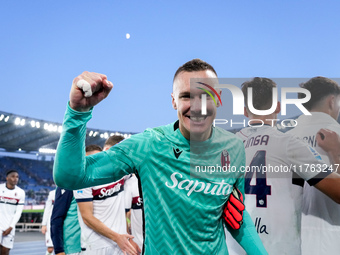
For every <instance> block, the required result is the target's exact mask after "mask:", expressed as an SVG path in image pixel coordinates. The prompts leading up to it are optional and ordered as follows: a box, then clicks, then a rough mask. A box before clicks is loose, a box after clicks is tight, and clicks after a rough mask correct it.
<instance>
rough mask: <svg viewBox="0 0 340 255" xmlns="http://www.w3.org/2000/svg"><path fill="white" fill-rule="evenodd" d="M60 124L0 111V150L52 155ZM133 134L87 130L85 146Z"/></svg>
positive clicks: (101, 144) (55, 146) (101, 143)
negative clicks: (111, 137) (113, 137)
mask: <svg viewBox="0 0 340 255" xmlns="http://www.w3.org/2000/svg"><path fill="white" fill-rule="evenodd" d="M61 130H62V124H61V123H56V122H50V121H45V120H39V119H35V118H30V117H24V116H20V115H16V114H12V113H7V112H3V111H0V148H1V149H2V150H5V151H7V152H26V153H44V154H54V153H55V149H56V148H57V144H58V141H59V137H60V133H61ZM132 134H133V133H129V132H118V131H111V130H100V129H91V128H88V129H87V131H86V144H87V145H88V144H97V145H100V146H103V144H104V142H105V140H106V139H107V138H108V137H109V136H111V135H123V136H124V137H125V138H128V137H130V136H131V135H132Z"/></svg>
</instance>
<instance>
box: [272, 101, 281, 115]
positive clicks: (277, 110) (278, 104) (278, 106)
mask: <svg viewBox="0 0 340 255" xmlns="http://www.w3.org/2000/svg"><path fill="white" fill-rule="evenodd" d="M279 112H281V104H280V102H277V105H276V109H275V112H274V113H276V114H278V113H279Z"/></svg>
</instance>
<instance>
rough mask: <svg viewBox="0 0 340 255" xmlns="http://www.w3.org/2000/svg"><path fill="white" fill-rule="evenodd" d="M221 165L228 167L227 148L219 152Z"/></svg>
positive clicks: (228, 156)
mask: <svg viewBox="0 0 340 255" xmlns="http://www.w3.org/2000/svg"><path fill="white" fill-rule="evenodd" d="M221 166H222V167H223V166H226V168H227V169H229V166H230V155H229V152H228V151H227V150H223V151H222V153H221Z"/></svg>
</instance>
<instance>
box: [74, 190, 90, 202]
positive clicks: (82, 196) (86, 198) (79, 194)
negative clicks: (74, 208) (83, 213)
mask: <svg viewBox="0 0 340 255" xmlns="http://www.w3.org/2000/svg"><path fill="white" fill-rule="evenodd" d="M73 196H74V198H75V199H76V201H77V203H79V202H91V201H93V195H92V188H86V189H79V190H74V191H73Z"/></svg>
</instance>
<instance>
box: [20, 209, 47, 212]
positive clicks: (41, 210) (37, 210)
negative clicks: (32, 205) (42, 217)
mask: <svg viewBox="0 0 340 255" xmlns="http://www.w3.org/2000/svg"><path fill="white" fill-rule="evenodd" d="M22 212H23V213H38V212H41V213H43V212H44V209H36V210H33V209H31V210H23V211H22Z"/></svg>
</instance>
